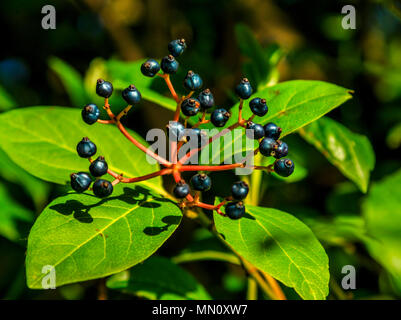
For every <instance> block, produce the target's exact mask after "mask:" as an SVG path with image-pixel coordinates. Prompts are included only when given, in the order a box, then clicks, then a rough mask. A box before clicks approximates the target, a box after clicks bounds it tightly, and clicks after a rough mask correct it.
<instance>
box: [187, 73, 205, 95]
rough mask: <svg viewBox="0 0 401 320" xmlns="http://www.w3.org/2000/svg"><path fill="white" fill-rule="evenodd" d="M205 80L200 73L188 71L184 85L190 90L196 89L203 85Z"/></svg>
mask: <svg viewBox="0 0 401 320" xmlns="http://www.w3.org/2000/svg"><path fill="white" fill-rule="evenodd" d="M202 85H203V81H202V78H201V77H200V76H199V74H197V73H194V72H193V71H188V73H187V75H186V76H185V79H184V87H185V89H187V90H189V91H195V90H198V89H200V88H201V87H202Z"/></svg>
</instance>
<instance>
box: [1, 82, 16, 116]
mask: <svg viewBox="0 0 401 320" xmlns="http://www.w3.org/2000/svg"><path fill="white" fill-rule="evenodd" d="M16 106H17V103H16V102H15V100H14V99H13V98H12V97H11V96H10V95H9V94H8V93H7V91H6V90H5V89H4V88H3V87H2V86H0V111H6V110H9V109H12V108H15V107H16Z"/></svg>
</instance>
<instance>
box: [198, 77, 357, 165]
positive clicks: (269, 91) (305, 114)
mask: <svg viewBox="0 0 401 320" xmlns="http://www.w3.org/2000/svg"><path fill="white" fill-rule="evenodd" d="M349 92H350V91H349V90H348V89H345V88H342V87H339V86H336V85H334V84H331V83H327V82H323V81H314V80H292V81H286V82H281V83H279V84H277V85H274V86H271V87H268V88H266V89H264V90H261V91H259V92H258V93H257V94H255V95H254V96H253V97H256V96H258V97H261V98H265V99H266V100H267V104H268V106H269V112H268V113H267V114H266V115H265V116H264V117H256V118H255V120H254V122H256V123H259V124H261V125H265V124H266V123H268V122H274V123H276V124H277V125H278V126H279V127H281V128H282V130H283V132H282V135H281V137H285V136H286V135H288V134H290V133H292V132H294V131H296V130H298V129H300V128H302V127H304V126H306V125H307V124H309V123H311V122H313V121H315V120H317V119H319V118H320V117H321V116H323V115H324V114H326V113H327V112H329V111H331V110H332V109H334V108H336V107H338V106H339V105H341V104H342V103H344V102H345V101H347V100H349V99H350V98H351V95H350V93H349ZM249 101H250V99H249ZM238 106H239V104H236V105H235V106H234V107H233V108H232V109H231V110H230V111H231V114H232V115H231V117H230V120H229V121H228V122H227V125H226V127H228V126H230V125H232V124H234V123H236V122H237V121H238ZM242 113H243V118H245V119H248V118H250V117H251V115H252V112H251V110H250V108H249V106H248V100H247V101H245V103H244V108H243V112H242ZM203 127H204V128H209V129H210V128H212V126H211V125H210V124H208V125H205V126H203ZM220 130H222V129H220ZM239 139H241V136H239V137H238V138H233V139H232V142H231V143H229V142H227V143H225V142H224V139H221V150H232V149H233V145H234V143H235V141H236V140H239ZM242 146H243V147H242V150H243V151H245V150H246V144H245V135H242ZM255 146H256V144H255ZM252 150H253V149H252ZM239 151H240V150H235V151H234V153H237V152H239ZM248 151H249V150H248ZM223 154H224V152H223V151H221V152H218V153H214V154H212V155H211V160H212V161H217V160H218V157H220V160H221V161H223V160H224V159H222V155H223Z"/></svg>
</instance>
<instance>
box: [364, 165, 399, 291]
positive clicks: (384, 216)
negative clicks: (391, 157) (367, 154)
mask: <svg viewBox="0 0 401 320" xmlns="http://www.w3.org/2000/svg"><path fill="white" fill-rule="evenodd" d="M362 211H363V216H364V219H365V222H366V228H367V230H368V235H370V236H371V239H370V240H369V241H366V245H367V248H368V250H369V252H370V254H371V255H372V257H373V258H375V259H376V260H377V261H378V262H379V263H380V264H381V265H382V266H383V268H385V269H386V270H387V271H388V272H389V273H390V274H391V276H392V277H393V278H394V280H395V281H396V282H397V283H401V264H400V261H401V238H400V234H401V170H398V171H397V172H395V173H393V174H392V175H390V176H388V177H386V178H384V179H383V180H381V181H379V182H377V183H374V184H373V185H372V187H371V189H370V192H369V195H368V196H367V197H366V198H365V200H364V202H363V204H362Z"/></svg>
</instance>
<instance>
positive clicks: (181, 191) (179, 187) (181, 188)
mask: <svg viewBox="0 0 401 320" xmlns="http://www.w3.org/2000/svg"><path fill="white" fill-rule="evenodd" d="M189 191H190V189H189V185H187V184H186V183H185V182H184V181H180V182H178V183H177V184H176V186H175V187H174V190H173V193H174V196H175V197H176V198H179V199H182V198H185V197H186V196H187V195H188V194H189Z"/></svg>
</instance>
